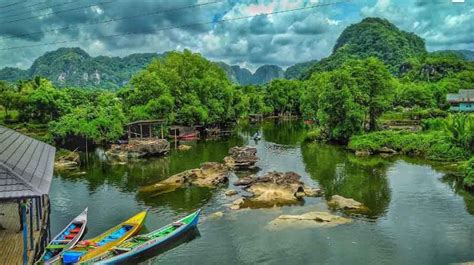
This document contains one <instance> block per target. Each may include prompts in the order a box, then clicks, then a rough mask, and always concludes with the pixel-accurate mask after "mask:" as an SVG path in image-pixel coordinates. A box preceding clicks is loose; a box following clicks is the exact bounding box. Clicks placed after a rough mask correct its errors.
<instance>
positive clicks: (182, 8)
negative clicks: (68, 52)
mask: <svg viewBox="0 0 474 265" xmlns="http://www.w3.org/2000/svg"><path fill="white" fill-rule="evenodd" d="M222 2H224V0H218V1H213V2H206V3H201V4H194V5H189V6H182V7H177V8H172V9H166V10H156V11H152V12H147V13H141V14H135V15H132V16H126V17H119V18H112V19H107V20H102V21H97V22H89V23H83V24H82V25H80V26H66V27H61V28H54V29H49V30H44V31H35V32H28V33H24V34H18V35H13V36H7V37H0V40H1V39H11V38H18V37H25V36H31V35H36V34H43V33H48V32H55V31H59V30H65V29H73V28H83V27H87V26H90V25H98V24H106V23H111V22H116V21H122V20H129V19H134V18H141V17H146V16H153V15H157V14H161V13H167V12H175V11H180V10H185V9H188V8H196V7H202V6H207V5H211V4H216V3H222Z"/></svg>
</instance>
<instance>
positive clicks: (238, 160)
mask: <svg viewBox="0 0 474 265" xmlns="http://www.w3.org/2000/svg"><path fill="white" fill-rule="evenodd" d="M257 161H258V157H257V148H254V147H248V146H244V147H239V146H234V147H232V148H231V149H229V156H226V157H225V158H224V162H225V164H226V165H227V166H228V167H229V168H234V169H245V168H253V167H254V166H255V163H257Z"/></svg>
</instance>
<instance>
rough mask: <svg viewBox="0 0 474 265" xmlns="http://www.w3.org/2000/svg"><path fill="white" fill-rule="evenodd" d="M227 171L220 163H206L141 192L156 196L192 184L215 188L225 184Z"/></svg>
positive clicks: (146, 187) (142, 189) (147, 187)
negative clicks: (151, 193)
mask: <svg viewBox="0 0 474 265" xmlns="http://www.w3.org/2000/svg"><path fill="white" fill-rule="evenodd" d="M228 176H229V169H228V168H227V167H226V166H225V165H224V164H221V163H216V162H206V163H203V164H202V165H201V167H200V168H195V169H190V170H186V171H184V172H181V173H178V174H176V175H173V176H171V177H169V178H167V179H165V180H163V181H160V182H158V183H155V184H152V185H148V186H145V187H142V188H141V189H140V191H142V192H153V193H155V194H156V195H158V194H162V193H167V192H171V191H174V190H176V189H178V188H180V187H182V186H184V185H187V184H193V185H196V186H200V187H216V186H218V185H220V184H223V183H227V182H228V180H229V179H228Z"/></svg>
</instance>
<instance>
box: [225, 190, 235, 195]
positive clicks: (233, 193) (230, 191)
mask: <svg viewBox="0 0 474 265" xmlns="http://www.w3.org/2000/svg"><path fill="white" fill-rule="evenodd" d="M225 195H226V196H234V195H237V191H236V190H228V191H226V192H225Z"/></svg>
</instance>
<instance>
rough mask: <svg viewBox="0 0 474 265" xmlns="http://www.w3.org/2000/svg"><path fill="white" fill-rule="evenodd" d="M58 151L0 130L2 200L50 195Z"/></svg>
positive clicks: (16, 133) (0, 195)
mask: <svg viewBox="0 0 474 265" xmlns="http://www.w3.org/2000/svg"><path fill="white" fill-rule="evenodd" d="M55 153H56V149H55V148H54V147H53V146H51V145H48V144H46V143H43V142H41V141H38V140H35V139H33V138H30V137H28V136H25V135H23V134H21V133H18V132H16V131H14V130H10V129H7V128H5V127H2V126H0V199H13V198H23V197H33V196H41V195H44V194H48V193H49V187H50V185H51V179H52V177H53V168H54V155H55Z"/></svg>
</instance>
